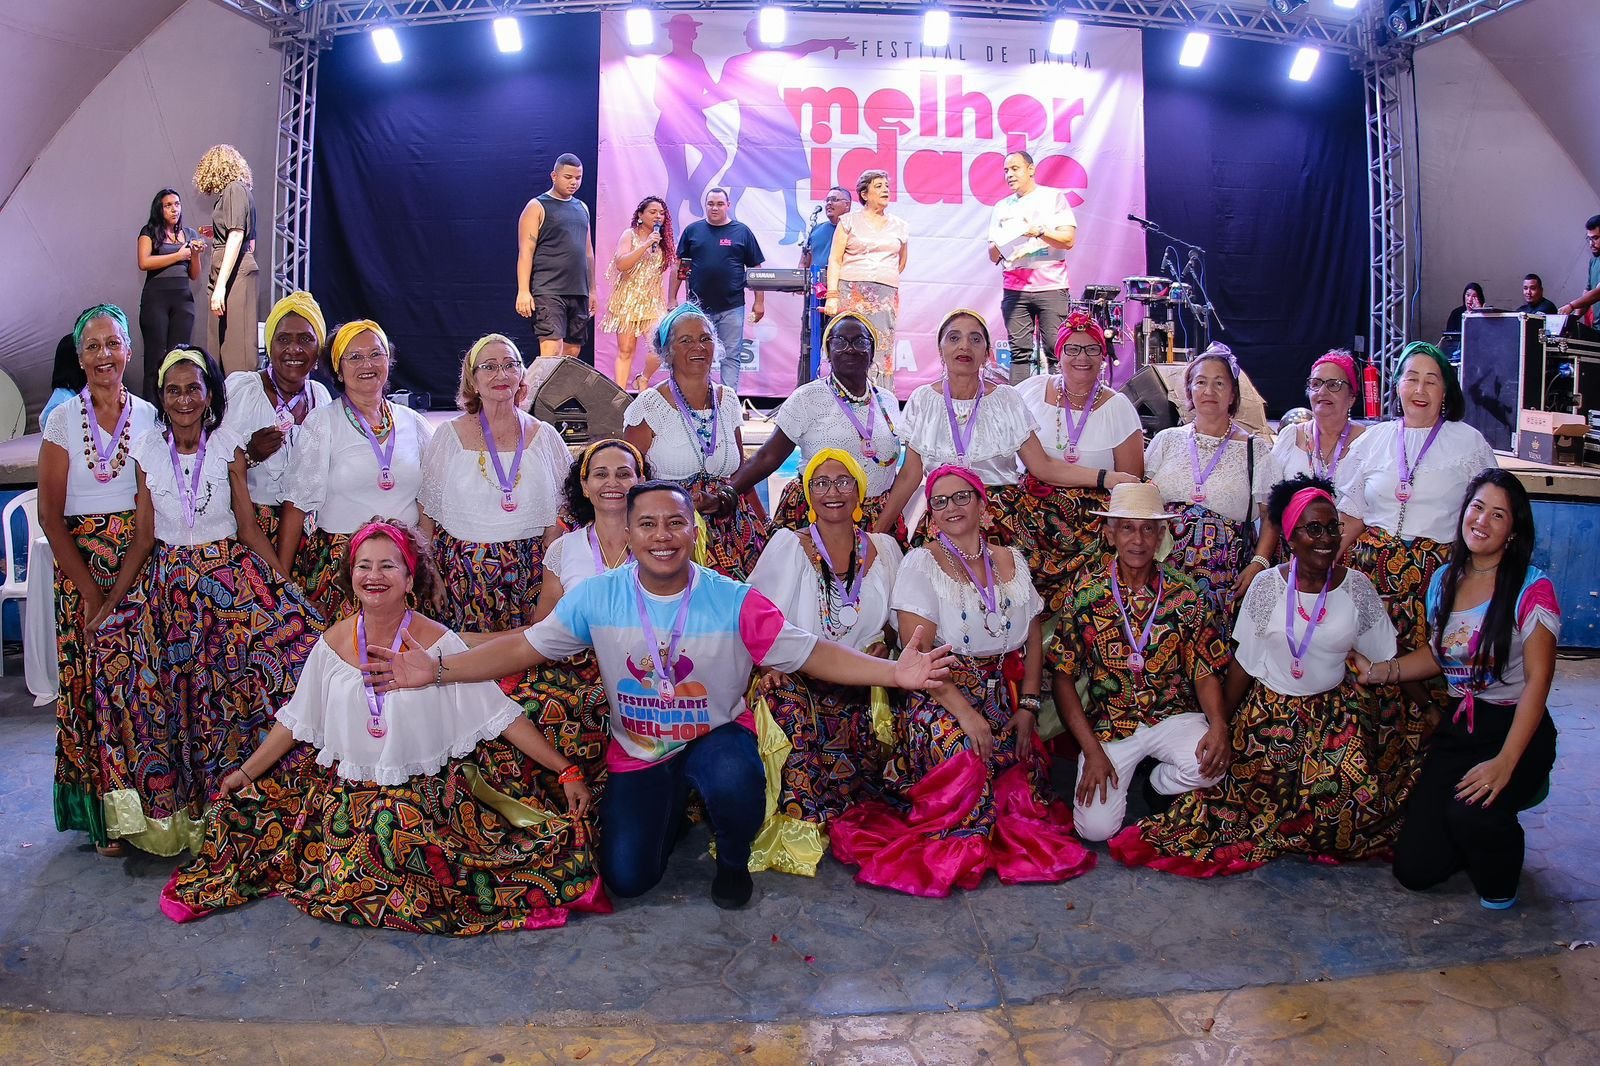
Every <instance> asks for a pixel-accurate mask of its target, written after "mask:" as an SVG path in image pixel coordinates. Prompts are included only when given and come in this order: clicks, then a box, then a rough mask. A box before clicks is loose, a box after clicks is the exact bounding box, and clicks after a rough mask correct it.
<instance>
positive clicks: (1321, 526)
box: [1294, 520, 1344, 540]
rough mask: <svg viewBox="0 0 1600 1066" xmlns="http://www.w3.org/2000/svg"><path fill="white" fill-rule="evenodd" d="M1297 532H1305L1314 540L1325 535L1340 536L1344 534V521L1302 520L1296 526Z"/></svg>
mask: <svg viewBox="0 0 1600 1066" xmlns="http://www.w3.org/2000/svg"><path fill="white" fill-rule="evenodd" d="M1294 530H1295V532H1296V533H1304V534H1305V535H1306V536H1308V537H1310V538H1311V539H1312V540H1321V539H1322V538H1323V537H1339V536H1343V535H1344V523H1343V522H1341V521H1337V520H1336V521H1333V522H1301V523H1300V524H1299V525H1298V526H1295V527H1294Z"/></svg>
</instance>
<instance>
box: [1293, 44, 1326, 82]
mask: <svg viewBox="0 0 1600 1066" xmlns="http://www.w3.org/2000/svg"><path fill="white" fill-rule="evenodd" d="M1321 58H1322V53H1321V52H1320V51H1318V50H1317V49H1315V48H1302V49H1300V51H1298V52H1296V53H1295V54H1294V62H1293V63H1292V64H1291V65H1290V67H1289V80H1290V81H1310V80H1311V75H1312V74H1313V73H1315V72H1316V69H1317V60H1319V59H1321Z"/></svg>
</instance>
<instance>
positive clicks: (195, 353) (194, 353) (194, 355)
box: [156, 348, 206, 389]
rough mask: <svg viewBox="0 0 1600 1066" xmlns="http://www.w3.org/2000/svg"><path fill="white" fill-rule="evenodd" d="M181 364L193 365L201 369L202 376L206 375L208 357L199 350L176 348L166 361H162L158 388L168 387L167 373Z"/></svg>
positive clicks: (168, 354)
mask: <svg viewBox="0 0 1600 1066" xmlns="http://www.w3.org/2000/svg"><path fill="white" fill-rule="evenodd" d="M179 363H193V364H194V365H195V366H197V367H199V368H200V374H201V376H202V377H203V376H204V375H205V372H206V357H205V356H204V355H202V354H201V353H200V350H199V349H198V348H174V349H173V350H172V351H170V352H168V353H167V357H166V358H165V359H163V360H161V368H160V369H159V370H157V371H156V388H158V389H160V388H164V387H165V386H166V384H167V371H169V370H171V369H172V368H173V367H175V366H177V365H178V364H179Z"/></svg>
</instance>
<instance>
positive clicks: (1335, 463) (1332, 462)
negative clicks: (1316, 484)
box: [1311, 422, 1350, 481]
mask: <svg viewBox="0 0 1600 1066" xmlns="http://www.w3.org/2000/svg"><path fill="white" fill-rule="evenodd" d="M1349 439H1350V423H1349V422H1346V423H1345V424H1344V432H1343V433H1340V434H1339V439H1338V441H1336V442H1335V443H1334V445H1333V455H1331V456H1330V457H1329V458H1328V461H1327V462H1326V463H1324V462H1323V461H1322V427H1320V426H1318V425H1317V424H1316V422H1312V423H1311V472H1312V473H1313V474H1317V475H1319V476H1321V477H1325V478H1327V479H1328V480H1329V481H1332V480H1333V478H1334V475H1335V474H1336V473H1337V472H1338V470H1339V453H1340V451H1341V450H1343V448H1344V442H1345V441H1347V440H1349Z"/></svg>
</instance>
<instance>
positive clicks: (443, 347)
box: [311, 14, 600, 408]
mask: <svg viewBox="0 0 1600 1066" xmlns="http://www.w3.org/2000/svg"><path fill="white" fill-rule="evenodd" d="M599 18H600V16H599V15H597V14H589V15H541V16H539V17H538V18H525V19H523V20H522V33H523V41H524V46H523V50H522V51H521V52H517V53H511V54H502V53H501V52H499V51H497V50H496V48H495V44H494V36H493V31H492V30H491V28H490V23H489V22H487V21H477V22H462V23H455V24H446V25H438V26H414V27H408V28H404V29H402V30H401V31H400V35H401V43H402V46H403V48H404V50H405V59H404V60H403V61H401V62H399V63H396V64H393V65H390V66H385V65H383V64H382V63H379V62H378V60H377V57H376V56H375V55H374V53H373V48H372V45H371V44H370V43H369V42H368V40H367V39H366V37H365V36H353V37H341V38H339V39H338V41H337V43H336V44H335V46H334V47H333V48H332V49H331V50H329V51H327V52H325V53H324V54H323V56H322V58H321V60H320V65H321V69H320V71H319V73H318V86H317V125H316V148H315V151H316V158H315V168H314V175H313V179H312V197H313V202H312V209H313V210H312V219H311V247H312V254H311V280H312V289H313V290H314V291H315V293H316V295H317V299H318V300H319V301H320V302H321V303H322V307H323V310H324V311H325V312H326V314H327V316H328V321H329V323H330V324H331V323H334V322H340V321H344V320H346V319H350V318H372V319H375V320H377V321H378V322H379V323H381V324H382V325H383V327H384V330H385V331H386V332H387V333H388V335H389V339H390V340H391V341H393V342H394V346H395V351H396V357H397V364H396V366H395V368H394V372H393V375H392V378H391V388H394V389H401V388H409V389H412V390H414V391H415V390H420V391H424V392H428V393H431V394H432V403H433V406H435V407H439V408H449V407H453V406H454V404H455V394H456V385H457V382H458V380H459V373H460V368H461V357H462V355H463V354H464V353H465V351H466V349H467V348H468V347H469V346H470V345H471V343H472V342H473V341H474V340H476V339H477V338H478V337H479V336H481V335H482V334H484V333H490V332H500V333H505V334H506V335H508V336H510V337H512V338H513V339H515V340H516V341H517V343H518V344H519V345H520V346H521V347H522V349H523V353H524V355H525V356H526V357H528V358H532V356H533V355H534V354H536V353H537V350H538V349H537V346H536V345H535V344H534V343H533V330H532V323H531V322H530V321H529V320H526V319H523V318H519V317H518V316H517V313H516V265H517V244H516V227H517V216H518V215H519V214H520V213H521V211H522V207H523V205H524V204H525V203H527V201H528V199H529V198H530V197H533V196H537V195H538V194H539V193H541V192H544V191H545V190H546V189H547V188H549V187H550V170H551V164H552V163H553V162H554V161H555V158H556V156H558V155H560V154H561V153H562V152H571V153H573V154H574V155H576V156H577V157H578V158H579V159H582V160H583V161H584V186H583V189H582V191H581V192H580V193H579V198H580V199H582V200H584V201H585V202H586V203H587V204H588V205H589V209H590V211H591V213H592V212H593V210H594V181H595V178H596V176H597V175H596V173H595V165H594V160H595V153H596V150H597V138H598V129H599V76H600V25H599ZM587 354H588V355H589V358H590V360H591V361H592V360H593V355H592V350H590V351H589V352H588V353H587Z"/></svg>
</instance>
